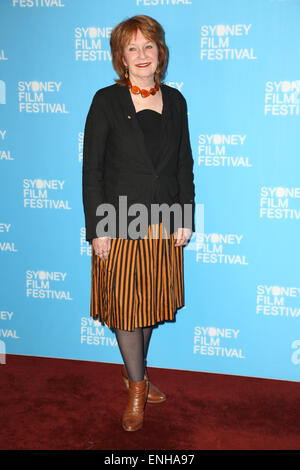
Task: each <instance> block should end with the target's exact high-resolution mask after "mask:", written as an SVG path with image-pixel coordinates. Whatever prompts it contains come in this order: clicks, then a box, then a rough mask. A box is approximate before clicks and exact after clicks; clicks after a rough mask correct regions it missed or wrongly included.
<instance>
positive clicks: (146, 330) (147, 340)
mask: <svg viewBox="0 0 300 470" xmlns="http://www.w3.org/2000/svg"><path fill="white" fill-rule="evenodd" d="M152 330H153V326H148V327H146V328H143V336H144V361H145V366H146V360H147V353H148V348H149V343H150V338H151V334H152Z"/></svg>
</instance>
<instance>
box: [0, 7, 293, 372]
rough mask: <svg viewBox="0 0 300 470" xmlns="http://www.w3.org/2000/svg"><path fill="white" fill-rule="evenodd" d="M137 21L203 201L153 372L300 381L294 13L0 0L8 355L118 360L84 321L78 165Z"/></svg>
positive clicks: (0, 345) (1, 337) (151, 359)
mask: <svg viewBox="0 0 300 470" xmlns="http://www.w3.org/2000/svg"><path fill="white" fill-rule="evenodd" d="M135 14H147V15H150V16H153V17H154V18H155V19H157V20H158V21H159V22H160V23H161V24H162V26H163V27H164V29H165V32H166V42H167V44H168V46H169V50H170V62H169V68H168V73H167V76H166V79H165V83H166V84H168V85H171V86H173V87H176V88H178V89H179V90H180V91H181V92H182V93H183V94H184V96H185V98H186V100H187V103H188V110H189V124H190V136H191V144H192V149H193V155H194V161H195V165H194V171H195V185H196V203H197V226H196V233H195V234H194V236H193V239H192V241H191V243H190V244H189V246H188V247H186V248H184V270H185V302H186V306H185V307H184V308H183V309H181V310H179V311H178V312H177V315H176V322H174V323H165V324H163V325H161V326H159V327H158V328H157V329H155V330H154V333H153V335H152V340H151V343H150V348H149V355H148V364H149V365H150V366H154V367H163V368H171V369H186V370H192V371H206V372H214V373H224V374H236V375H243V376H254V377H266V378H274V379H283V380H291V381H298V380H299V377H300V331H299V324H300V276H299V265H300V251H299V248H298V246H299V236H300V229H299V220H300V219H299V218H300V181H299V171H300V163H299V123H300V119H299V102H300V52H299V39H300V38H299V23H300V1H299V0H285V1H283V0H181V1H180V0H84V1H83V0H56V1H55V0H1V2H0V67H1V71H0V103H1V105H0V112H1V121H0V184H1V213H0V262H1V287H0V289H1V298H0V341H1V342H0V353H3V352H5V351H6V353H9V354H20V355H33V356H41V357H57V358H67V359H81V360H88V361H99V362H101V361H103V362H110V363H121V362H122V359H121V355H120V352H119V349H118V347H117V343H116V339H115V335H114V334H113V333H112V332H111V331H110V330H109V329H108V328H107V327H103V326H102V325H100V324H98V323H97V322H94V321H93V320H92V319H91V318H90V316H89V303H90V263H91V250H90V246H89V245H88V244H87V243H86V241H85V233H84V218H83V207H82V196H81V168H82V146H83V129H84V123H85V119H86V115H87V112H88V109H89V106H90V103H91V100H92V97H93V95H94V93H95V92H96V91H97V90H98V89H99V88H102V87H104V86H107V85H110V84H112V83H114V82H113V79H114V78H115V77H116V74H115V72H114V70H113V68H112V64H111V56H110V49H109V38H110V33H111V30H112V28H113V27H114V26H115V25H116V24H117V23H119V22H120V21H122V20H123V19H125V18H127V17H130V16H133V15H135Z"/></svg>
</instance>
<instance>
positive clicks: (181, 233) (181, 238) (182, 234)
mask: <svg viewBox="0 0 300 470" xmlns="http://www.w3.org/2000/svg"><path fill="white" fill-rule="evenodd" d="M192 233H193V232H192V230H191V229H190V228H179V229H178V231H177V232H176V233H175V234H174V238H176V240H177V241H176V243H175V246H184V245H187V244H188V241H189V239H190V238H191V236H192Z"/></svg>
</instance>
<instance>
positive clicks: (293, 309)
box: [256, 285, 300, 318]
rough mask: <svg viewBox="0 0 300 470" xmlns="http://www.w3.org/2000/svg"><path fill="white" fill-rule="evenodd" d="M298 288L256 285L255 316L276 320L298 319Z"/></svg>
mask: <svg viewBox="0 0 300 470" xmlns="http://www.w3.org/2000/svg"><path fill="white" fill-rule="evenodd" d="M299 301H300V288H299V287H283V286H265V285H258V286H257V288H256V314H257V315H263V316H269V317H273V318H274V317H277V318H280V317H281V318H282V317H285V318H299V317H300V308H299Z"/></svg>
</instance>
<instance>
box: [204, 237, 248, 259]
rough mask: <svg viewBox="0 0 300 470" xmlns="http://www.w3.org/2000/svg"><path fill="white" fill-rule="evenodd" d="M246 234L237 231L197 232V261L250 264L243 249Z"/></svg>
mask: <svg viewBox="0 0 300 470" xmlns="http://www.w3.org/2000/svg"><path fill="white" fill-rule="evenodd" d="M243 240H244V235H238V234H236V233H225V234H222V233H205V232H201V233H197V238H196V250H197V254H196V261H199V262H202V263H212V264H215V263H217V264H230V265H237V266H248V262H247V258H246V256H245V255H243V254H242V253H241V252H240V251H241V248H240V247H241V245H242V241H243Z"/></svg>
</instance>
